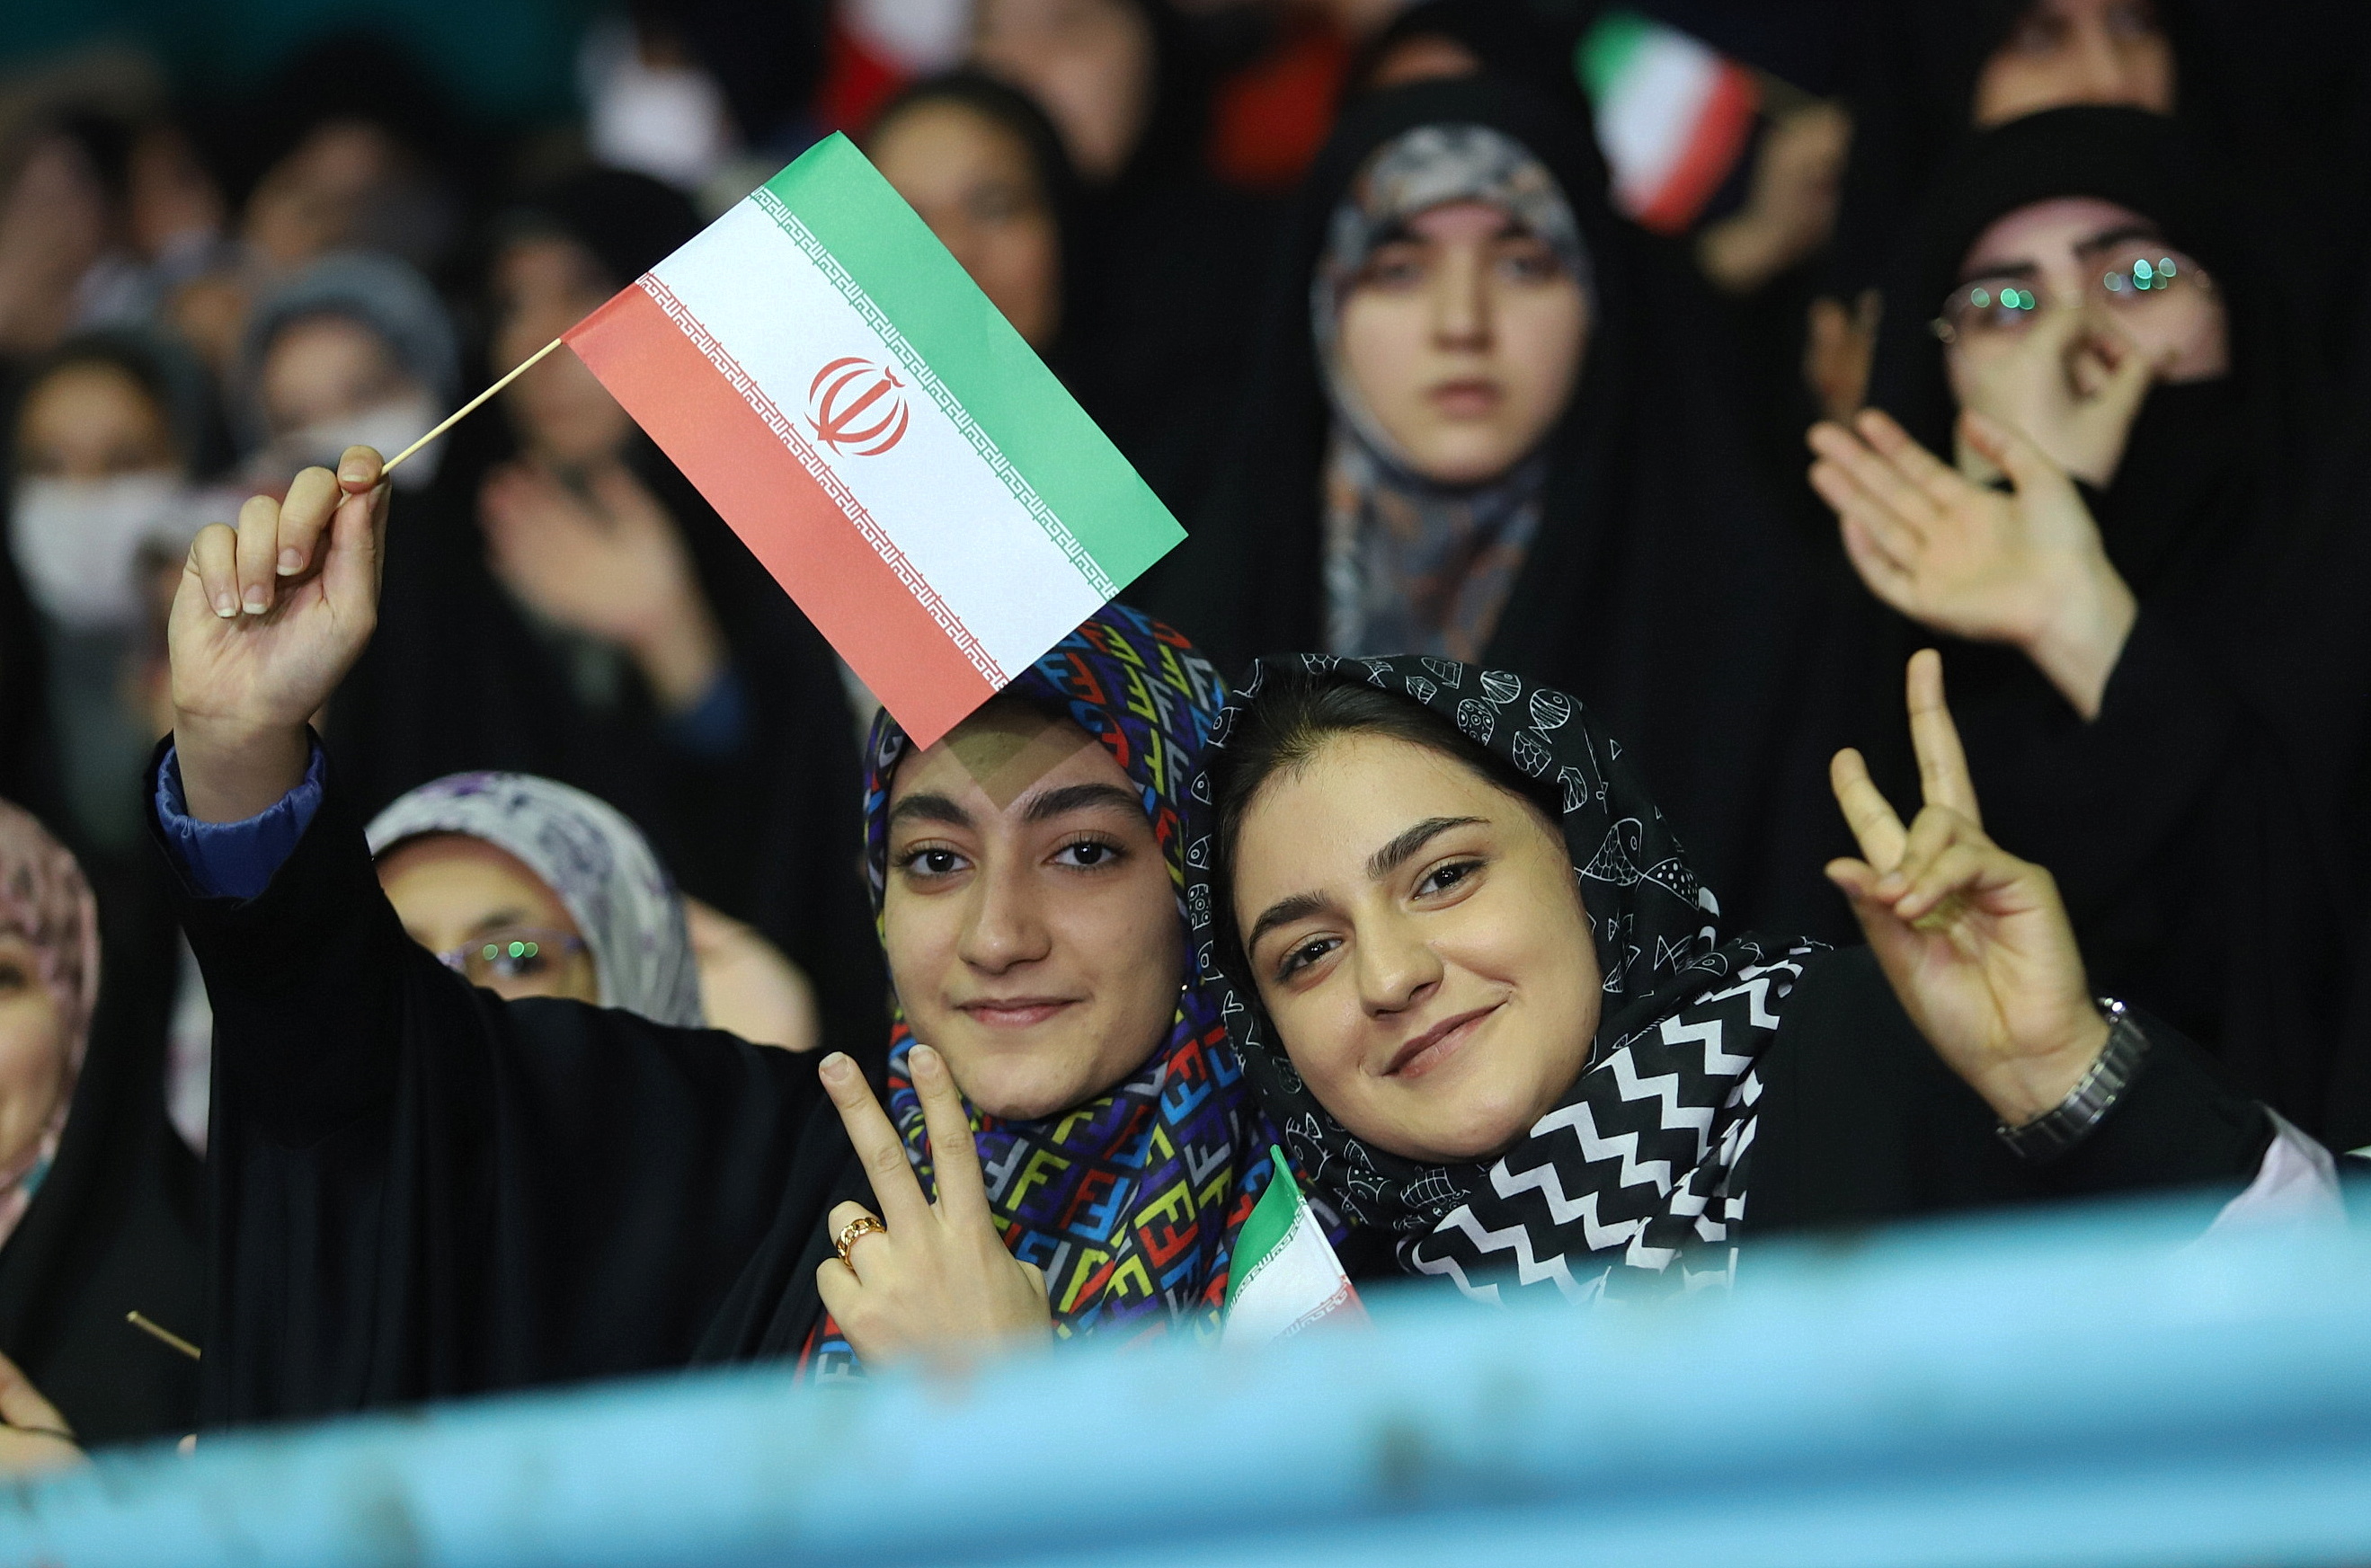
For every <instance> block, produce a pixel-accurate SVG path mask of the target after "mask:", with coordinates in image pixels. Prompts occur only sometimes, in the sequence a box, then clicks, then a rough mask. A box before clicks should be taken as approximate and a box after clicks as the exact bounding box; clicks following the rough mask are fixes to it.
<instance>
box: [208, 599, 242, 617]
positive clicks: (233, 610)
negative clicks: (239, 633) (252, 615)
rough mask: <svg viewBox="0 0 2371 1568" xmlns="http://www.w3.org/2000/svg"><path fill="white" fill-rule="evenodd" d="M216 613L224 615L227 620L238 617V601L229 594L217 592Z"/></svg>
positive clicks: (215, 600)
mask: <svg viewBox="0 0 2371 1568" xmlns="http://www.w3.org/2000/svg"><path fill="white" fill-rule="evenodd" d="M214 614H216V615H218V616H220V617H222V618H223V619H225V620H235V619H237V616H238V601H237V599H236V598H233V597H232V596H231V595H230V594H215V595H214Z"/></svg>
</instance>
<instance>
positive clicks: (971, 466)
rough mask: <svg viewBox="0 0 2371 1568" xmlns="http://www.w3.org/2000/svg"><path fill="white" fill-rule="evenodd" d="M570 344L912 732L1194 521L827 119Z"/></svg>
mask: <svg viewBox="0 0 2371 1568" xmlns="http://www.w3.org/2000/svg"><path fill="white" fill-rule="evenodd" d="M566 341H567V342H568V344H569V345H570V346H571V347H572V348H573V349H574V350H575V351H576V352H577V353H578V355H580V356H581V357H582V358H583V359H584V363H585V364H586V365H587V366H589V367H590V368H591V369H592V372H593V374H594V375H596V376H598V377H599V378H600V380H601V383H602V385H603V386H607V388H608V389H609V392H610V394H611V396H613V397H615V398H617V399H618V401H619V403H621V404H623V405H624V407H625V409H626V411H627V412H628V413H630V414H631V415H632V416H633V417H634V420H635V421H636V422H637V423H639V424H640V425H641V426H642V429H643V430H644V431H646V432H649V434H650V436H651V439H652V440H653V441H655V442H656V443H658V444H659V447H660V448H661V450H663V451H665V453H666V455H668V456H669V457H671V458H673V459H674V460H675V464H676V466H677V467H679V468H681V469H682V470H683V472H684V474H685V475H686V476H687V477H688V478H690V480H691V482H692V483H693V484H694V485H696V486H697V487H699V490H700V493H701V494H702V495H704V496H706V497H707V498H708V501H709V502H710V504H711V505H713V506H714V507H715V508H716V510H717V511H718V512H719V513H722V514H723V518H724V520H725V522H727V523H728V524H730V525H732V527H733V529H734V532H735V533H737V534H738V535H740V536H741V539H742V541H743V542H744V543H745V544H746V545H747V546H748V547H749V548H750V550H751V552H752V553H753V554H755V555H756V556H757V558H758V560H759V561H761V562H763V563H764V565H765V567H766V569H767V570H768V571H770V572H771V573H773V575H774V578H775V580H776V581H778V582H781V585H782V586H783V588H784V589H785V590H787V591H788V592H789V594H790V595H791V597H792V598H793V599H795V600H797V601H798V604H799V607H800V608H801V609H803V610H804V611H805V612H806V615H807V618H808V619H810V620H812V621H813V622H815V626H816V628H818V629H819V630H821V631H822V632H823V634H824V636H825V637H827V639H829V640H830V641H831V644H832V646H833V647H834V648H836V649H837V650H839V655H840V657H841V658H843V659H845V660H847V661H848V663H849V664H850V667H851V668H853V669H854V670H855V672H856V674H857V675H858V677H859V678H860V679H862V681H863V682H864V684H865V685H866V686H868V687H870V688H871V689H872V690H873V693H874V694H875V695H877V696H878V697H879V698H881V699H882V701H883V702H884V703H885V704H886V705H887V707H888V709H889V711H890V712H891V713H892V714H894V715H895V716H896V719H897V721H898V722H899V723H900V724H901V725H903V726H904V727H905V729H906V732H907V733H908V734H909V735H910V736H912V738H913V740H914V742H915V743H916V744H919V745H928V744H931V742H933V741H935V740H937V739H938V738H939V737H940V736H942V735H943V734H944V733H945V732H947V731H948V730H950V729H952V728H954V725H955V724H957V723H958V722H960V721H962V720H963V719H964V718H965V717H966V716H967V715H968V714H970V713H971V712H972V710H973V709H976V708H977V707H978V706H979V705H980V704H981V703H983V702H985V701H986V700H988V698H990V697H992V696H994V695H995V694H996V693H997V692H998V691H1000V690H1001V689H1002V688H1003V686H1005V684H1006V683H1007V682H1009V681H1011V680H1012V678H1013V677H1014V676H1015V675H1017V674H1020V673H1021V671H1022V670H1024V669H1025V668H1026V667H1027V666H1028V665H1029V664H1030V663H1032V662H1033V661H1034V660H1035V659H1036V658H1037V657H1038V656H1039V655H1040V654H1042V653H1044V652H1045V651H1046V650H1047V649H1048V648H1051V647H1052V646H1053V645H1054V644H1055V643H1056V642H1058V641H1059V640H1061V639H1062V638H1063V637H1065V636H1067V635H1069V634H1070V631H1071V630H1072V629H1074V628H1076V627H1077V626H1078V625H1079V623H1080V622H1081V621H1083V620H1085V619H1086V618H1087V617H1088V616H1089V615H1090V614H1092V613H1093V611H1095V610H1096V609H1098V608H1099V607H1101V606H1102V605H1103V604H1104V603H1105V601H1106V600H1108V599H1110V598H1112V597H1113V596H1115V595H1116V594H1118V593H1119V591H1120V590H1121V588H1123V587H1125V586H1126V585H1127V584H1128V582H1132V581H1133V580H1134V579H1135V578H1136V577H1137V576H1138V574H1139V573H1140V572H1142V571H1144V569H1145V568H1146V567H1148V566H1151V564H1152V563H1153V562H1154V561H1155V560H1157V559H1160V558H1161V556H1162V554H1163V553H1164V552H1166V551H1167V550H1168V549H1169V548H1171V547H1173V546H1174V545H1175V544H1177V543H1178V542H1179V541H1180V540H1182V539H1183V538H1184V537H1185V531H1184V530H1183V529H1181V528H1180V527H1178V525H1177V523H1176V520H1175V519H1174V518H1173V517H1171V516H1170V514H1169V513H1168V510H1167V509H1166V508H1165V507H1163V506H1162V504H1161V502H1160V501H1159V500H1158V499H1157V498H1155V497H1154V495H1153V493H1152V492H1151V490H1149V489H1147V488H1146V486H1145V484H1144V481H1143V480H1141V479H1140V478H1138V477H1137V475H1136V471H1135V470H1134V469H1133V468H1131V467H1128V460H1127V459H1126V458H1124V457H1122V456H1121V455H1119V452H1118V450H1117V449H1116V448H1115V447H1114V446H1113V445H1112V444H1111V443H1110V442H1109V441H1108V440H1106V439H1105V436H1104V433H1103V432H1101V431H1100V430H1098V429H1096V428H1095V425H1094V421H1092V420H1090V419H1089V418H1088V417H1087V415H1086V412H1085V410H1084V409H1081V408H1080V407H1079V405H1078V403H1077V402H1076V401H1075V400H1074V399H1072V398H1071V397H1070V394H1069V393H1068V392H1066V391H1065V390H1063V388H1062V385H1061V383H1060V382H1058V381H1057V380H1056V379H1055V378H1054V375H1053V373H1052V372H1051V371H1049V370H1047V368H1046V366H1045V364H1044V363H1042V362H1041V361H1040V360H1039V359H1038V358H1037V356H1036V354H1035V352H1032V350H1031V349H1030V348H1029V346H1028V344H1026V343H1025V342H1024V341H1023V340H1022V339H1021V335H1020V334H1019V333H1018V332H1015V331H1014V330H1013V329H1012V326H1011V325H1010V324H1009V323H1007V322H1006V321H1005V319H1004V317H1002V316H1001V315H1000V314H999V313H998V311H997V309H996V307H995V306H993V305H991V304H989V300H988V296H987V295H985V294H981V293H980V291H979V289H978V287H977V285H976V284H974V283H973V282H972V281H971V280H970V278H968V277H967V276H966V275H965V273H964V271H963V268H962V267H961V265H960V264H959V263H957V262H956V260H955V259H954V257H953V256H951V255H949V254H948V253H947V250H946V248H945V247H943V246H942V245H941V244H940V243H939V242H938V240H937V239H936V238H935V237H934V236H932V235H931V231H930V230H929V228H927V227H926V226H924V225H923V223H922V221H921V219H920V218H919V217H917V216H915V214H914V212H913V210H912V209H911V208H909V207H908V206H907V205H906V203H905V202H904V201H903V200H901V199H900V198H899V197H898V195H897V193H896V191H895V190H892V189H891V188H890V185H889V183H888V181H886V180H885V179H882V178H881V176H880V175H879V174H878V173H877V172H875V171H874V169H873V166H872V165H871V164H870V163H868V162H866V161H865V158H864V156H863V155H862V153H860V152H858V151H857V150H856V148H855V146H854V144H851V143H850V141H849V140H848V138H847V137H845V136H841V135H833V136H830V137H827V139H825V140H824V141H823V142H820V143H818V144H816V145H815V147H813V148H811V149H810V150H809V151H808V152H807V153H805V154H804V156H801V157H800V158H799V159H798V161H797V162H795V163H793V164H792V165H791V166H790V167H788V168H785V169H783V170H782V171H781V173H780V174H778V175H776V176H775V177H774V178H773V179H769V180H768V181H767V182H766V183H765V184H764V185H762V186H760V187H759V188H758V190H756V191H754V192H752V193H751V194H750V196H749V197H748V198H747V199H746V200H745V201H743V202H741V203H740V204H739V205H737V206H735V207H734V208H733V209H732V210H731V211H729V212H727V213H725V214H724V215H723V217H720V218H719V219H717V220H716V222H714V223H713V224H711V225H709V226H708V227H707V228H706V229H705V230H703V231H702V232H701V233H700V235H698V236H696V237H694V238H693V239H692V240H691V241H690V242H689V243H688V244H687V245H685V246H684V247H683V248H681V249H680V250H677V252H676V253H675V254H674V255H672V256H669V257H668V258H667V259H665V260H664V261H661V262H660V263H659V264H658V265H657V266H655V267H653V268H652V269H651V271H649V272H648V273H646V274H645V275H644V276H643V277H642V279H641V280H640V281H638V282H635V283H634V284H633V285H632V286H631V287H630V288H627V289H625V290H624V291H622V292H621V293H619V294H618V295H617V297H616V298H614V299H612V300H610V301H609V302H608V303H607V305H605V306H602V307H601V308H600V309H598V310H596V311H595V312H594V313H593V314H592V315H591V316H589V317H585V318H584V320H583V321H582V322H579V323H578V324H577V325H576V326H575V327H573V328H572V329H569V331H568V332H567V334H566Z"/></svg>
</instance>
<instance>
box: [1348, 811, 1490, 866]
mask: <svg viewBox="0 0 2371 1568" xmlns="http://www.w3.org/2000/svg"><path fill="white" fill-rule="evenodd" d="M1481 821H1482V819H1481V818H1480V817H1470V816H1463V817H1427V818H1425V819H1424V820H1423V821H1422V822H1420V823H1417V824H1416V825H1415V826H1414V827H1411V828H1407V829H1405V830H1404V831H1402V832H1401V834H1400V835H1399V836H1397V837H1396V838H1394V839H1393V840H1392V841H1391V842H1390V843H1389V844H1386V845H1384V846H1383V847H1382V848H1380V849H1378V850H1376V851H1375V852H1374V853H1373V854H1371V855H1370V856H1368V857H1367V880H1368V881H1369V882H1381V881H1382V880H1383V879H1384V878H1385V877H1387V876H1390V875H1391V874H1392V873H1393V872H1394V871H1396V870H1399V869H1400V868H1401V867H1402V866H1404V865H1405V864H1407V862H1408V858H1409V857H1410V856H1412V855H1414V854H1415V853H1416V852H1417V850H1419V849H1421V848H1423V847H1425V846H1426V845H1428V844H1429V843H1431V842H1432V841H1433V840H1434V839H1435V838H1438V837H1439V836H1440V835H1442V834H1444V833H1447V832H1448V831H1449V830H1450V829H1451V828H1452V827H1474V826H1476V825H1478V824H1480V823H1481Z"/></svg>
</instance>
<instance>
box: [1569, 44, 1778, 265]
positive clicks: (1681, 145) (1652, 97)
mask: <svg viewBox="0 0 2371 1568" xmlns="http://www.w3.org/2000/svg"><path fill="white" fill-rule="evenodd" d="M1575 64H1576V65H1577V67H1578V69H1579V75H1580V82H1581V86H1583V87H1585V88H1586V89H1588V92H1589V97H1590V107H1591V110H1592V111H1593V118H1594V119H1595V121H1596V123H1597V140H1598V144H1599V145H1600V146H1602V147H1603V148H1604V150H1605V163H1606V167H1608V169H1610V170H1611V171H1612V173H1613V202H1614V205H1616V206H1618V207H1620V208H1621V209H1622V211H1623V212H1625V213H1628V214H1629V215H1630V217H1631V218H1632V219H1634V220H1635V221H1636V222H1637V224H1638V225H1639V226H1640V227H1641V228H1645V229H1649V230H1651V231H1653V232H1654V233H1656V234H1679V233H1681V232H1683V231H1684V230H1685V229H1687V228H1688V227H1689V226H1690V225H1693V224H1694V222H1695V221H1696V218H1697V216H1698V214H1700V213H1703V211H1704V208H1705V203H1706V202H1709V201H1711V200H1712V198H1713V195H1714V193H1715V192H1717V191H1718V190H1720V187H1721V182H1722V181H1723V180H1725V179H1728V178H1729V169H1730V168H1731V167H1733V166H1734V165H1735V164H1736V162H1737V159H1738V156H1739V155H1740V154H1741V153H1742V152H1743V151H1744V150H1745V144H1746V141H1747V139H1748V138H1749V137H1751V136H1752V133H1753V117H1754V113H1755V111H1756V110H1758V109H1759V108H1760V107H1761V102H1762V93H1761V88H1760V86H1759V85H1758V84H1756V82H1755V81H1754V79H1753V75H1752V73H1751V72H1749V71H1747V70H1746V69H1745V67H1743V66H1742V65H1740V64H1738V63H1736V62H1735V61H1733V60H1730V59H1729V58H1727V57H1726V56H1724V55H1721V54H1718V53H1717V52H1714V51H1713V50H1711V49H1710V48H1708V47H1706V45H1705V44H1703V43H1702V42H1700V41H1698V40H1695V39H1694V38H1691V37H1690V36H1689V35H1687V34H1686V33H1683V32H1682V31H1680V30H1679V29H1677V28H1671V27H1666V26H1664V25H1663V24H1662V23H1660V22H1657V21H1652V20H1649V19H1648V17H1642V16H1640V15H1639V14H1638V13H1637V12H1636V11H1626V10H1615V11H1608V12H1606V13H1605V14H1604V15H1603V16H1602V17H1600V18H1599V19H1598V20H1597V22H1596V24H1595V25H1594V26H1592V27H1591V28H1590V29H1589V31H1588V32H1587V33H1586V34H1585V35H1583V37H1582V38H1581V40H1580V47H1579V52H1578V53H1577V55H1576V56H1575Z"/></svg>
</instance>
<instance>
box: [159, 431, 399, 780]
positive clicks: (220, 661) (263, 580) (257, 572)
mask: <svg viewBox="0 0 2371 1568" xmlns="http://www.w3.org/2000/svg"><path fill="white" fill-rule="evenodd" d="M380 467H381V464H380V459H379V455H378V454H377V453H376V452H374V451H372V450H371V449H370V448H369V447H367V446H354V447H349V448H347V450H346V455H345V456H344V457H342V458H341V459H340V461H339V464H338V471H337V472H336V473H334V474H332V473H331V472H330V470H329V469H327V468H307V469H306V470H305V471H304V472H302V473H300V474H298V475H297V476H296V478H295V482H293V483H292V484H290V486H289V487H288V495H287V499H286V500H284V501H273V500H272V498H271V497H269V496H260V495H259V496H255V497H252V498H251V499H249V502H248V503H247V504H246V505H245V506H243V507H241V508H240V509H239V514H238V526H237V528H235V529H234V528H232V527H230V526H229V525H226V524H222V523H216V524H213V525H209V526H208V527H207V528H206V529H205V530H204V532H202V533H201V534H200V535H199V536H197V538H196V539H195V540H194V541H193V542H192V543H191V546H190V555H189V559H188V562H187V563H186V564H185V565H184V567H183V568H182V571H181V585H180V589H179V592H178V593H177V594H175V595H174V598H173V614H172V619H171V621H170V624H169V630H168V634H167V642H168V647H169V649H170V651H171V654H172V662H173V740H174V744H175V746H176V747H177V748H178V749H179V754H180V767H181V781H182V785H183V787H184V789H185V790H186V791H187V794H188V800H189V807H190V810H191V813H192V814H194V815H195V816H196V817H197V818H198V819H199V820H200V821H202V822H231V821H237V819H239V818H241V817H248V816H252V815H254V814H255V813H258V812H260V811H262V810H264V809H265V808H266V807H268V806H270V805H271V804H272V802H273V801H277V800H279V799H280V797H281V796H283V795H284V794H286V793H287V792H288V791H289V790H292V789H294V788H295V786H296V784H297V783H298V782H299V781H300V780H302V779H303V778H304V776H305V766H306V755H307V753H306V739H305V725H306V721H309V720H310V719H311V718H312V716H313V715H314V714H315V713H316V712H317V711H318V710H319V709H320V707H321V705H322V704H323V703H325V702H327V701H328V700H329V699H330V693H331V692H333V691H335V690H336V689H337V686H338V683H339V682H340V681H341V680H343V679H344V678H345V674H346V672H347V671H348V670H350V669H352V668H353V664H354V661H355V660H357V659H359V658H360V657H362V651H363V649H364V646H365V645H367V644H368V643H369V641H370V636H371V631H372V629H373V628H375V627H376V625H377V624H378V588H379V577H380V563H381V560H382V559H383V548H384V545H385V539H386V531H387V490H386V487H385V486H383V485H381V484H380V483H379V470H380Z"/></svg>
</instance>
